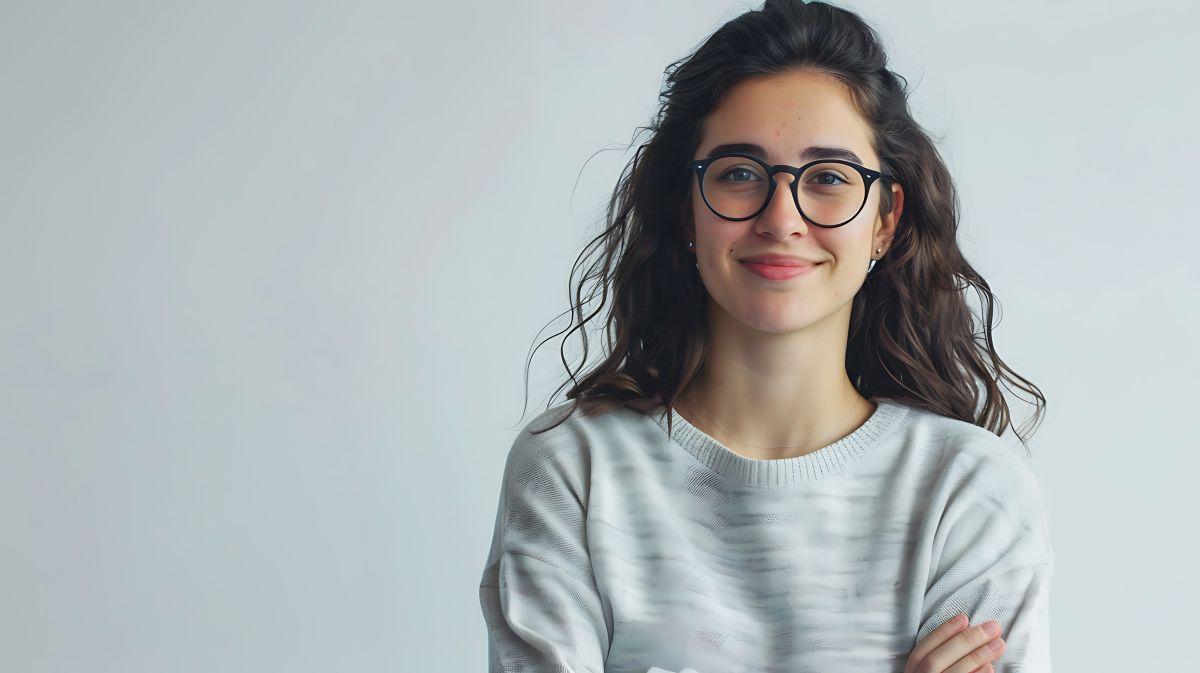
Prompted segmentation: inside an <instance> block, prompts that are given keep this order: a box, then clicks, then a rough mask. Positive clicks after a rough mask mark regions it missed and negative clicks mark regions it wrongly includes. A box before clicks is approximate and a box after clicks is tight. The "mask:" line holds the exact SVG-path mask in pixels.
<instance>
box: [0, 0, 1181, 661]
mask: <svg viewBox="0 0 1200 673" xmlns="http://www.w3.org/2000/svg"><path fill="white" fill-rule="evenodd" d="M758 6H759V4H758V3H755V4H748V3H742V2H724V1H721V2H717V1H711V0H688V1H687V2H683V1H676V2H669V3H656V2H650V3H647V2H644V1H643V2H632V1H629V0H610V1H607V2H602V3H601V2H571V1H563V0H555V1H553V2H549V1H545V0H542V1H537V2H520V3H494V2H478V1H477V2H447V3H421V4H417V3H403V2H402V3H395V2H376V3H368V2H354V1H342V2H338V3H333V2H328V3H313V2H288V3H284V2H227V1H221V2H204V3H178V2H154V3H134V2H110V3H69V4H67V3H58V2H28V1H25V2H13V1H9V2H5V3H3V5H0V96H3V100H2V103H3V104H2V105H0V227H2V228H3V230H2V234H3V235H2V237H0V302H2V303H0V306H2V308H3V311H2V313H0V545H2V546H0V605H3V608H2V609H0V670H4V671H14V672H17V671H19V672H21V673H40V672H50V671H54V672H59V671H88V672H99V671H104V672H109V671H111V672H114V673H116V672H122V673H128V672H134V671H146V672H149V671H173V672H175V671H178V672H188V673H191V672H197V673H198V672H201V671H204V672H209V671H223V672H233V671H245V672H251V671H253V672H255V673H259V672H262V671H287V672H289V673H301V672H308V671H314V672H315V671H351V670H353V671H385V670H386V671H405V672H408V671H414V672H415V671H470V670H475V671H479V670H485V669H486V655H487V649H486V647H487V646H486V639H485V625H484V623H483V619H482V616H481V612H480V606H479V597H478V583H479V579H480V573H481V571H482V568H483V564H484V560H485V557H486V553H487V548H488V545H489V543H490V539H491V534H492V526H493V523H494V520H495V513H496V507H497V497H498V494H499V487H500V477H501V470H502V469H503V465H504V460H505V457H506V453H507V451H508V448H509V446H510V444H511V442H512V440H513V438H514V436H515V434H516V432H517V430H518V429H519V428H520V427H521V425H522V424H523V423H525V422H527V421H529V420H530V419H531V418H532V416H533V415H534V414H535V413H536V412H538V411H540V410H542V409H545V408H546V406H547V404H548V403H549V402H550V395H551V393H552V392H553V391H554V389H555V388H557V387H558V384H560V383H561V382H562V381H563V380H564V379H565V377H566V372H565V370H564V368H563V365H562V363H561V361H560V354H559V348H560V346H562V345H563V344H562V343H561V337H560V338H558V339H555V340H552V341H550V342H548V343H547V344H546V345H545V346H543V347H542V348H541V350H539V351H537V356H536V357H535V358H534V359H533V363H532V367H531V371H530V378H529V381H528V383H529V389H528V393H529V396H528V397H526V392H527V390H526V387H525V385H526V380H525V366H526V358H527V357H528V355H529V352H530V348H531V347H532V346H533V344H534V342H535V338H538V332H539V330H542V329H543V328H544V327H547V326H549V328H548V329H547V330H545V331H543V332H542V334H541V337H542V338H544V337H547V336H550V335H552V334H553V332H555V331H557V330H558V329H560V328H561V327H563V326H564V325H565V321H564V320H561V319H557V318H558V316H559V315H560V313H561V312H562V311H564V310H566V309H567V307H568V303H567V302H568V294H567V293H568V285H567V280H568V274H569V272H570V268H571V265H572V263H573V262H574V260H575V258H576V256H577V255H578V254H579V252H580V250H581V249H582V246H583V245H584V244H585V243H586V241H587V240H588V239H590V238H591V236H592V235H594V234H595V233H596V231H597V230H598V229H597V227H598V226H599V222H600V219H601V217H602V215H603V207H604V206H605V205H606V202H607V198H608V196H609V194H610V192H611V189H612V187H613V185H614V183H615V180H616V179H617V177H618V175H619V173H620V170H621V168H622V167H623V166H624V164H625V162H626V161H628V160H629V158H631V156H632V149H631V148H630V147H629V143H630V142H631V140H632V139H633V135H634V131H635V129H636V127H638V126H640V125H644V124H646V123H648V122H649V120H650V117H651V115H652V114H653V112H654V110H655V106H656V105H657V94H658V91H659V87H660V86H661V84H662V78H663V69H664V68H665V67H666V65H667V64H669V63H670V62H672V61H674V60H676V59H678V58H680V57H682V56H684V55H686V54H687V53H689V52H690V51H691V50H692V49H694V48H695V47H696V46H697V45H698V44H699V43H700V42H701V41H702V40H703V39H704V38H705V37H706V36H707V35H709V34H710V33H711V32H712V31H713V30H715V29H716V28H717V27H719V26H720V25H721V24H722V23H724V22H725V21H727V20H729V19H731V18H733V17H734V16H736V15H737V14H739V13H741V12H742V11H745V10H746V9H750V8H755V7H758ZM842 6H844V7H848V8H851V9H854V10H856V11H858V12H860V13H861V14H862V15H863V16H864V17H865V18H866V19H867V21H868V22H870V23H871V24H872V25H874V26H876V27H877V29H878V30H879V31H880V34H881V35H882V36H883V38H884V40H885V46H886V47H887V49H888V51H889V53H890V55H891V58H892V67H893V69H895V70H896V71H897V72H899V73H900V74H902V75H903V76H905V77H906V78H907V79H908V80H909V82H910V84H911V85H912V87H913V95H912V98H911V104H912V106H913V110H914V112H915V114H916V115H917V118H918V120H919V121H920V122H921V123H922V124H923V125H924V126H925V127H926V128H927V129H929V131H930V132H931V133H932V134H933V135H934V136H935V137H936V138H937V139H938V140H939V147H940V149H941V151H942V153H943V156H944V157H945V159H946V161H947V163H948V164H949V166H950V168H951V170H952V172H953V175H954V176H955V179H956V180H957V185H958V187H959V189H960V190H961V198H962V205H963V219H962V225H961V230H960V232H961V235H960V240H961V246H962V248H963V250H964V251H965V253H966V255H967V256H968V259H969V260H970V261H971V263H972V264H974V265H975V266H976V268H977V269H979V271H980V272H981V273H982V274H983V275H984V277H985V278H986V279H987V280H988V281H989V283H990V284H991V287H992V289H993V290H994V291H995V292H996V294H997V295H998V297H999V298H1000V301H1001V309H1002V315H1001V324H1000V325H998V327H997V329H996V346H997V349H998V350H999V352H1000V353H1001V356H1002V357H1004V358H1005V359H1006V361H1008V362H1009V364H1011V365H1012V366H1013V367H1014V368H1015V369H1016V370H1017V371H1018V372H1019V373H1020V374H1022V375H1023V376H1026V377H1028V378H1030V379H1031V380H1033V381H1034V382H1035V383H1036V384H1038V385H1039V386H1040V387H1041V388H1042V390H1043V391H1044V392H1045V393H1046V395H1047V397H1048V398H1049V406H1048V409H1047V416H1046V418H1045V420H1044V422H1043V423H1042V425H1041V427H1040V428H1039V430H1038V432H1037V433H1036V434H1035V435H1034V437H1033V439H1032V441H1031V442H1030V449H1031V451H1032V453H1033V455H1034V466H1035V469H1036V472H1037V474H1038V475H1039V478H1040V481H1041V484H1042V487H1043V490H1044V492H1045V494H1046V499H1047V506H1048V508H1049V517H1050V522H1051V528H1052V534H1053V541H1054V545H1055V550H1056V553H1057V566H1056V573H1055V579H1054V584H1053V593H1052V603H1051V605H1052V608H1051V614H1052V624H1053V628H1052V634H1053V640H1052V643H1053V644H1052V652H1053V657H1054V662H1055V668H1056V670H1058V671H1062V672H1064V673H1065V672H1068V671H1114V672H1116V671H1121V672H1125V671H1166V670H1184V669H1188V668H1190V667H1194V665H1195V654H1194V647H1193V646H1192V643H1193V642H1194V640H1195V635H1194V634H1195V630H1196V628H1197V626H1198V624H1197V620H1196V618H1195V614H1196V607H1195V605H1196V602H1197V601H1198V600H1200V589H1198V584H1200V583H1198V581H1197V578H1196V574H1195V572H1194V567H1195V563H1196V555H1197V554H1196V543H1195V538H1194V533H1191V532H1189V531H1190V530H1191V529H1192V526H1194V521H1193V520H1192V519H1193V517H1194V515H1195V513H1196V512H1197V511H1198V510H1200V507H1198V505H1200V503H1198V496H1197V492H1198V491H1200V489H1198V488H1197V487H1196V480H1197V474H1198V468H1200V460H1197V457H1196V452H1197V449H1198V448H1200V446H1198V444H1200V442H1197V440H1196V425H1195V416H1194V415H1193V414H1194V413H1195V409H1194V407H1195V402H1196V397H1195V393H1194V392H1193V391H1194V388H1193V386H1195V385H1196V381H1197V380H1198V379H1200V365H1198V359H1197V355H1196V353H1197V336H1198V329H1197V328H1198V326H1200V318H1198V317H1197V312H1196V309H1197V290H1198V289H1200V282H1198V273H1197V270H1196V265H1195V263H1194V260H1195V259H1196V257H1197V254H1198V250H1197V248H1198V244H1200V235H1198V234H1197V229H1198V226H1200V225H1198V224H1197V218H1196V205H1195V199H1196V195H1197V182H1196V177H1195V176H1196V173H1195V162H1196V157H1197V154H1198V151H1200V143H1198V142H1197V130H1196V120H1197V119H1198V118H1200V104H1198V102H1200V96H1198V94H1197V85H1198V84H1200V82H1198V81H1197V79H1198V78H1197V75H1196V72H1197V65H1198V61H1200V59H1198V57H1197V56H1196V54H1195V51H1194V48H1195V44H1196V40H1195V36H1194V28H1195V26H1196V25H1197V19H1198V18H1200V16H1198V11H1197V9H1196V5H1195V3H1192V2H1183V1H1177V2H1169V3H1153V2H1150V3H1136V4H1135V3H1125V2H1095V1H1089V2H1082V1H1078V2H1066V1H1061V2H1047V1H1046V0H1036V1H1029V0H1019V1H1015V2H1005V3H974V2H973V3H956V2H955V3H952V2H903V3H898V2H878V1H870V2H867V1H862V2H856V3H854V4H852V5H851V4H846V3H842ZM643 139H644V138H643ZM596 345H597V344H596V343H595V342H593V344H592V350H593V360H594V354H595V347H596ZM564 352H565V354H566V356H567V357H568V361H569V362H571V363H572V364H573V365H577V364H578V358H577V356H578V339H577V338H576V339H572V340H571V341H569V342H568V344H567V345H566V347H565V351H564ZM561 401H562V399H561V398H558V399H557V400H555V402H561ZM1011 401H1012V402H1014V404H1016V406H1015V408H1014V410H1015V413H1016V418H1015V420H1016V421H1017V423H1018V425H1019V424H1020V422H1022V421H1024V420H1026V419H1027V418H1028V416H1029V414H1030V412H1031V411H1032V407H1029V406H1028V405H1024V404H1022V403H1021V402H1020V400H1016V399H1015V398H1013V399H1011ZM1005 439H1007V440H1008V441H1009V442H1011V443H1015V442H1016V439H1015V437H1014V436H1013V435H1012V434H1011V433H1008V434H1006V435H1005Z"/></svg>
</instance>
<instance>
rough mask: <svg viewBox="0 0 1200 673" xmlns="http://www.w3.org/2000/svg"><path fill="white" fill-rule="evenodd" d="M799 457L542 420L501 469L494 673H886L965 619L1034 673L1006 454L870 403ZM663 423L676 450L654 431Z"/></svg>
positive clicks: (1033, 514)
mask: <svg viewBox="0 0 1200 673" xmlns="http://www.w3.org/2000/svg"><path fill="white" fill-rule="evenodd" d="M872 402H874V403H875V404H876V405H877V407H876V409H875V411H874V413H873V414H872V415H871V416H870V418H869V419H868V420H867V421H866V422H865V423H864V424H863V425H861V426H860V427H859V428H857V429H856V430H855V431H854V432H852V433H851V434H850V435H848V436H846V437H844V438H842V439H840V440H838V441H836V442H834V443H832V444H830V445H828V446H825V447H823V448H821V449H818V450H816V451H814V452H811V453H809V454H807V455H804V456H797V457H794V458H786V459H780V460H756V459H751V458H747V457H745V456H741V455H739V454H737V453H735V452H734V451H732V450H731V449H729V448H728V447H725V446H724V445H722V444H721V443H720V442H718V441H717V440H716V439H714V438H713V437H711V436H709V435H707V434H705V433H704V432H702V431H701V430H699V429H698V428H696V427H695V426H692V425H691V424H690V423H688V422H687V420H685V419H684V418H683V417H682V416H680V415H679V414H678V413H677V412H675V411H674V410H673V409H670V410H668V409H666V408H663V407H660V408H659V410H658V411H656V412H654V413H650V414H643V413H641V412H638V411H636V410H632V409H619V410H615V411H609V412H605V413H602V414H598V415H596V416H593V417H588V416H586V415H584V414H583V412H582V410H580V409H574V410H572V411H571V412H570V415H569V416H568V418H567V420H565V421H564V422H563V423H562V424H560V425H558V427H556V428H554V429H552V430H549V431H547V432H544V433H541V434H532V433H531V432H530V431H531V430H532V429H537V430H540V429H542V428H545V427H547V426H548V425H550V424H552V423H553V422H554V421H556V420H558V419H559V418H561V417H562V415H563V414H564V413H566V411H567V408H568V407H569V406H570V404H571V403H563V404H561V405H558V406H556V407H553V408H551V409H549V410H547V411H545V412H543V413H541V414H540V415H539V416H537V417H536V418H534V419H533V420H532V421H530V422H529V423H527V424H526V425H525V427H524V428H522V430H521V431H520V432H519V433H518V435H517V437H516V439H515V440H514V441H513V443H512V446H511V447H510V449H509V453H508V457H507V460H506V463H505V468H504V475H503V478H502V481H501V485H500V498H499V504H498V507H497V511H496V518H495V527H494V531H493V535H492V543H491V547H490V549H489V550H488V554H487V559H486V562H485V565H484V568H483V573H482V577H481V580H480V585H479V600H480V606H481V608H482V610H483V617H484V621H485V623H486V626H487V634H488V661H489V671H490V672H491V673H499V672H505V673H517V672H524V673H541V672H555V673H602V672H603V673H646V672H647V671H649V670H650V669H652V668H660V669H664V670H666V671H682V670H683V669H692V670H694V671H696V672H697V673H743V672H744V673H802V672H806V671H812V672H814V673H816V672H819V673H830V672H835V673H836V672H839V671H855V672H864V671H865V672H869V673H874V672H885V671H887V672H893V673H902V672H903V670H904V666H905V662H906V660H907V658H908V655H909V653H910V652H911V651H912V649H913V647H914V646H915V644H916V642H917V641H918V640H919V639H921V638H923V637H925V636H926V635H927V634H928V633H929V632H930V631H932V630H933V629H935V628H937V627H938V626H939V625H941V624H942V623H944V622H946V621H948V620H950V619H952V618H953V617H954V616H956V615H957V614H959V613H965V614H966V615H967V616H968V617H969V618H970V621H971V624H972V625H975V624H980V623H982V622H984V621H987V620H991V619H995V620H997V621H998V622H999V623H1000V625H1001V635H1002V637H1003V638H1004V640H1005V643H1006V644H1007V649H1006V651H1005V652H1004V654H1003V655H1002V656H1001V657H1000V659H999V661H997V662H995V663H994V664H993V665H994V666H995V669H996V671H997V672H998V673H1018V672H1023V673H1049V671H1050V647H1049V590H1050V579H1051V572H1052V568H1053V562H1054V552H1053V549H1052V547H1051V544H1050V534H1049V532H1050V531H1049V527H1048V520H1047V516H1046V514H1045V511H1044V506H1043V500H1042V495H1041V491H1040V489H1039V486H1038V482H1037V480H1036V478H1035V476H1034V474H1033V472H1032V471H1031V469H1030V466H1029V464H1028V462H1027V459H1026V458H1025V457H1024V455H1023V453H1020V452H1019V451H1018V449H1017V448H1015V447H1012V446H1010V445H1009V444H1007V443H1006V442H1004V441H1002V440H1001V439H1000V438H998V437H997V436H996V435H994V434H992V433H990V432H988V431H987V430H985V429H983V428H980V427H978V426H975V425H972V424H970V423H965V422H963V421H959V420H956V419H951V418H947V417H944V416H940V415H937V414H934V413H931V412H928V411H926V410H923V409H919V408H916V407H911V406H908V405H905V404H901V403H898V402H894V401H891V400H888V399H883V398H872ZM668 418H669V419H671V423H672V427H671V430H672V432H671V434H670V436H668V433H667V420H668Z"/></svg>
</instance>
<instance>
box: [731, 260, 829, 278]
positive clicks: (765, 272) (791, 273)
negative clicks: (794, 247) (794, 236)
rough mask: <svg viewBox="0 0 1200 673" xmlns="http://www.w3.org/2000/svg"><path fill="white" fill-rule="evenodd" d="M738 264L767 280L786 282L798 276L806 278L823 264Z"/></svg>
mask: <svg viewBox="0 0 1200 673" xmlns="http://www.w3.org/2000/svg"><path fill="white" fill-rule="evenodd" d="M740 264H741V265H742V266H744V267H746V268H747V269H749V270H751V271H753V272H754V273H756V274H758V275H759V276H761V277H763V278H766V279H767V280H788V279H790V278H796V277H799V276H807V275H808V274H810V273H812V271H813V269H815V268H817V267H818V266H820V265H821V264H824V262H821V264H809V265H807V266H775V265H773V264H761V263H759V262H740Z"/></svg>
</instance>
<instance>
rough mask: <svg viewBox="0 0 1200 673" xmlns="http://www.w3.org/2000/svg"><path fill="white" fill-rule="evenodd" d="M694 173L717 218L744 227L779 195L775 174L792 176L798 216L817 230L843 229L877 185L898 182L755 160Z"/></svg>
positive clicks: (856, 171) (735, 157)
mask: <svg viewBox="0 0 1200 673" xmlns="http://www.w3.org/2000/svg"><path fill="white" fill-rule="evenodd" d="M687 169H688V170H689V171H694V172H695V173H696V180H697V181H698V182H699V184H700V196H701V197H703V199H704V203H705V204H706V205H707V206H708V209H709V210H711V211H713V213H715V214H716V215H717V216H718V217H721V218H723V219H726V220H732V221H734V222H741V221H743V220H749V219H751V218H754V217H758V215H759V213H761V212H762V211H763V210H764V209H766V207H767V204H768V203H770V202H771V197H772V196H774V195H775V184H776V183H775V174H776V173H788V174H790V175H791V176H792V178H793V180H792V186H791V192H792V200H793V201H795V203H796V208H797V209H798V210H799V211H800V215H801V216H803V217H804V219H806V220H808V221H809V222H811V223H813V224H815V225H817V226H818V227H840V226H842V225H843V224H846V223H847V222H849V221H850V220H853V219H854V218H855V217H857V216H858V213H859V211H861V210H862V208H863V205H864V204H866V202H867V193H868V190H870V189H871V185H873V184H875V181H876V180H883V181H886V182H897V180H896V179H895V177H893V176H891V175H887V174H885V173H880V172H879V171H873V170H871V169H869V168H867V167H866V166H860V165H858V164H856V163H854V162H852V161H844V160H842V159H818V160H816V161H812V162H809V163H807V164H804V165H803V166H801V167H799V168H796V167H794V166H788V165H786V164H782V165H778V166H770V165H768V164H767V162H765V161H763V160H762V159H760V158H758V157H756V156H754V155H752V154H736V153H728V154H718V155H716V156H711V157H709V158H707V159H701V160H699V161H690V162H688V164H687Z"/></svg>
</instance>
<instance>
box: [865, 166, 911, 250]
mask: <svg viewBox="0 0 1200 673" xmlns="http://www.w3.org/2000/svg"><path fill="white" fill-rule="evenodd" d="M891 188H892V209H891V211H890V212H887V213H883V214H882V215H880V216H879V226H878V227H876V228H875V237H874V239H873V240H872V242H871V243H872V245H871V251H872V253H873V252H874V251H875V249H876V248H882V249H883V251H884V253H885V254H886V253H887V250H888V248H890V247H891V246H892V238H894V237H895V236H896V225H897V223H899V221H900V214H901V213H903V212H904V188H903V187H901V186H900V183H898V182H893V183H891Z"/></svg>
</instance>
